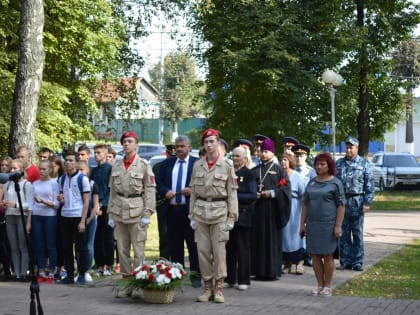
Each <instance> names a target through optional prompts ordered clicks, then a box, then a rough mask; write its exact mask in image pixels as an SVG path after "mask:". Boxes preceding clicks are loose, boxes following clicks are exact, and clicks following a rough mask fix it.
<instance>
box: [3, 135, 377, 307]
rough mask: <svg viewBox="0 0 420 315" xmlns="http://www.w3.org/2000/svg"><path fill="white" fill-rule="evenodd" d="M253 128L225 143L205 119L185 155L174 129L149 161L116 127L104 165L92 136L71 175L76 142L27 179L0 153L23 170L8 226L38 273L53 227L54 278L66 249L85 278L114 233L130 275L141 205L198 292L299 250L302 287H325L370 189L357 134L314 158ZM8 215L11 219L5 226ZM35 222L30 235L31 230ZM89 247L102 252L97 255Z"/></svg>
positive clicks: (16, 261)
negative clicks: (118, 155)
mask: <svg viewBox="0 0 420 315" xmlns="http://www.w3.org/2000/svg"><path fill="white" fill-rule="evenodd" d="M253 140H254V141H250V140H248V139H238V140H236V141H235V142H234V148H233V150H232V151H231V152H230V153H228V151H229V148H228V145H227V142H226V141H225V140H223V139H221V138H220V135H219V132H218V131H217V130H215V129H207V130H205V131H204V132H203V133H202V136H201V144H202V150H200V157H199V158H197V157H194V156H191V154H190V151H191V143H190V139H189V138H188V137H187V136H183V135H180V136H178V137H177V138H176V139H175V141H174V145H173V146H172V150H168V151H167V159H165V160H164V161H162V162H160V163H158V164H156V165H155V166H154V167H153V169H152V167H151V166H150V164H149V163H148V162H147V161H146V160H144V159H142V158H140V157H139V156H138V155H137V148H138V146H139V143H138V137H137V134H136V133H135V132H133V131H126V132H124V133H123V134H122V136H121V139H120V142H121V144H122V146H123V151H124V157H123V159H121V160H117V161H115V162H114V164H113V165H112V166H111V164H110V163H108V162H107V161H106V156H107V153H108V152H106V149H107V147H106V145H97V146H95V148H94V152H95V159H96V161H97V164H98V165H97V166H96V167H95V168H93V169H92V170H90V172H91V175H90V178H89V177H87V176H81V175H80V173H81V172H82V170H83V169H85V168H86V171H88V170H89V167H88V164H87V162H82V161H79V155H78V154H77V153H74V152H67V153H66V154H65V155H64V170H65V173H64V174H63V175H61V176H60V177H58V176H55V175H53V174H55V173H54V167H53V165H54V164H53V162H51V161H50V160H47V161H45V162H44V161H41V162H40V164H39V173H40V178H39V179H38V180H36V181H34V182H32V185H31V183H30V179H29V177H30V176H31V170H30V169H31V168H32V165H31V164H29V163H28V162H26V163H23V162H22V159H21V158H19V153H18V154H17V160H12V161H9V162H8V165H9V167H11V169H10V171H12V172H13V171H15V169H16V167H20V168H18V169H22V170H25V174H26V179H25V178H22V180H21V181H20V182H19V184H20V185H22V187H21V191H23V192H24V193H23V194H24V195H25V197H24V198H22V199H24V202H23V207H24V209H25V210H26V213H27V219H26V231H20V232H22V233H26V232H30V233H31V235H32V237H31V238H32V245H33V249H34V253H35V257H36V264H37V266H38V269H39V275H40V277H41V278H42V277H44V279H47V281H48V279H49V276H47V275H46V274H45V262H46V261H48V263H49V270H50V275H53V274H54V273H55V272H57V270H58V269H57V268H58V267H57V266H58V265H59V264H58V263H57V260H56V258H55V257H54V250H53V249H52V248H51V244H50V243H53V242H51V240H52V239H54V240H55V241H54V243H55V244H57V243H56V239H57V238H56V236H57V235H59V236H61V238H62V239H61V241H60V242H61V244H63V246H64V247H63V250H64V251H63V264H64V268H65V270H66V271H67V276H66V277H65V278H64V279H62V280H61V281H60V282H61V283H65V284H67V283H74V281H75V279H74V260H75V257H76V258H77V259H76V261H77V269H78V278H77V282H79V283H80V284H84V283H85V280H86V278H85V275H86V274H87V273H88V271H89V270H90V268H91V267H92V264H93V261H92V260H93V258H94V259H95V264H96V266H97V268H104V269H102V270H106V268H108V267H110V266H112V265H113V263H114V238H115V239H116V245H117V246H116V247H117V253H118V258H119V262H120V263H121V275H122V277H130V276H131V272H132V270H133V269H134V268H135V267H137V266H139V265H141V264H142V263H143V262H144V259H145V257H144V248H145V244H146V240H147V229H148V226H149V224H150V217H151V215H152V214H153V213H154V212H156V211H157V221H158V228H159V249H160V255H161V256H162V257H166V258H167V259H169V260H171V261H173V262H179V263H181V264H183V265H184V264H185V257H184V242H185V243H186V245H187V248H188V258H189V259H188V260H189V267H190V271H191V276H190V278H191V283H192V285H193V286H194V287H204V289H203V292H202V293H201V294H200V295H199V296H198V297H197V301H199V302H207V301H214V302H216V303H223V302H224V301H225V298H224V294H223V289H224V288H226V287H236V288H237V289H239V290H247V289H248V287H249V285H250V284H251V280H255V281H273V280H277V279H278V278H279V277H281V275H282V274H284V273H291V272H293V273H296V274H303V273H304V267H303V265H304V262H305V261H306V262H307V263H306V264H307V265H312V267H313V270H314V273H315V277H316V281H317V287H316V289H314V290H313V291H312V292H311V293H312V294H313V295H316V296H330V295H331V285H332V277H333V272H334V269H335V263H334V253H335V252H337V251H338V252H339V259H340V265H339V266H338V268H339V269H349V270H356V271H362V270H363V256H364V250H363V217H364V213H365V212H366V211H368V210H369V206H370V204H371V202H372V201H373V197H374V185H373V178H372V167H371V165H370V163H369V162H368V161H367V160H366V159H364V158H362V157H360V156H359V155H358V154H357V151H358V145H359V143H358V140H357V139H356V138H354V137H348V138H347V139H346V140H345V142H346V152H345V156H344V157H343V158H340V159H339V160H337V161H335V159H334V158H333V157H332V156H331V155H330V154H329V153H326V152H323V153H320V154H318V155H317V156H316V157H315V159H314V163H313V165H314V168H312V167H311V166H309V165H308V164H307V159H308V157H309V153H310V149H309V147H308V146H306V145H304V144H300V143H299V142H298V141H297V140H296V139H294V138H292V137H284V138H283V139H282V140H281V145H282V146H283V153H282V154H281V155H280V156H279V157H276V155H275V154H276V144H275V142H274V141H273V140H272V139H270V138H269V137H266V136H264V135H261V134H256V135H255V136H254V137H253ZM140 145H141V144H140ZM102 149H103V154H101V150H102ZM18 152H19V150H18ZM27 153H28V155H29V152H27ZM101 156H104V158H100V157H101ZM19 161H20V162H19ZM18 164H20V165H18ZM2 165H3V162H2ZM2 172H3V169H2ZM92 173H93V174H94V175H95V174H96V176H92ZM66 174H67V175H66ZM79 177H80V178H81V179H78V178H79ZM57 178H58V179H57ZM21 182H25V183H27V184H26V186H27V187H26V188H25V187H23V186H24V184H23V183H22V184H21ZM93 182H94V183H95V184H93ZM8 186H10V185H9V184H8V183H6V184H3V186H2V189H1V190H0V194H1V197H2V198H1V200H2V202H1V204H0V205H2V206H3V207H4V208H5V209H6V211H5V212H6V215H5V216H6V224H5V225H6V226H7V228H6V230H7V236H9V243H10V247H11V253H12V261H13V270H14V273H15V274H16V277H17V278H21V277H24V275H25V274H26V269H27V254H26V257H25V254H24V253H23V247H24V246H22V244H13V243H14V242H15V243H18V242H17V239H19V240H20V238H19V237H18V232H17V231H18V230H19V226H18V225H19V224H20V223H19V220H18V218H17V217H13V218H11V216H12V215H14V216H16V213H17V210H18V209H17V204H16V196H13V192H9V187H8ZM11 186H12V187H13V185H11ZM25 189H26V190H25ZM11 190H13V188H12V189H11ZM89 204H90V206H89ZM89 209H90V213H89ZM57 213H59V215H58V216H57ZM101 216H102V218H101ZM9 217H10V218H9ZM44 217H45V218H44ZM49 217H54V218H56V219H57V217H59V218H60V219H59V220H57V222H59V223H58V224H59V225H60V226H59V227H58V228H57V227H56V226H54V228H52V226H53V224H51V223H50V221H48V220H51V221H53V220H54V219H52V218H49ZM99 218H101V225H102V227H101V228H100V227H99V225H100V222H99ZM12 219H13V220H12ZM93 220H97V221H98V222H97V227H96V235H98V231H101V232H100V233H101V235H102V236H101V237H99V238H100V239H102V241H101V244H102V245H101V247H100V246H99V245H98V246H91V245H92V244H93V243H92V241H91V240H92V236H89V235H91V233H89V232H88V229H89V225H90V224H91V222H92V221H93ZM9 224H12V225H16V226H13V227H10V228H9ZM12 229H15V230H16V231H15V232H13V231H12ZM37 229H39V230H40V231H42V232H39V233H38V232H37V231H36V230H37ZM48 229H51V230H52V229H54V231H53V232H51V233H55V234H54V235H53V234H51V235H49V234H48V232H47V231H46V230H48ZM9 230H10V231H9ZM57 231H59V232H58V233H57ZM14 233H15V234H14ZM38 234H39V235H42V237H41V236H39V238H37V235H38ZM93 234H95V233H93ZM11 238H12V240H10V239H11ZM93 239H95V236H93ZM89 240H90V241H89ZM111 241H112V242H111ZM39 243H43V244H42V245H41V244H39ZM94 243H96V240H95V242H94ZM111 243H112V246H111ZM73 245H75V247H76V248H75V249H76V254H74V252H73ZM95 245H96V244H95ZM131 249H132V250H133V252H134V257H131V256H130V254H131ZM337 249H339V250H337ZM96 255H99V256H102V257H98V261H97V257H96ZM25 264H26V265H25ZM3 266H5V262H4V261H3ZM52 279H53V278H52ZM40 281H42V279H41V280H40ZM50 281H51V282H52V281H53V280H50ZM138 293H139V292H135V290H132V289H131V288H127V287H125V288H120V289H117V290H116V292H115V295H116V297H118V298H122V297H128V296H131V297H136V295H137V294H138Z"/></svg>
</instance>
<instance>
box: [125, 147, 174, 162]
mask: <svg viewBox="0 0 420 315" xmlns="http://www.w3.org/2000/svg"><path fill="white" fill-rule="evenodd" d="M137 154H138V155H139V156H140V157H142V158H143V159H146V160H150V159H151V157H152V156H155V155H163V156H166V147H165V146H164V145H163V144H155V143H140V144H139V147H138V149H137ZM118 155H121V156H122V155H124V151H120V152H118Z"/></svg>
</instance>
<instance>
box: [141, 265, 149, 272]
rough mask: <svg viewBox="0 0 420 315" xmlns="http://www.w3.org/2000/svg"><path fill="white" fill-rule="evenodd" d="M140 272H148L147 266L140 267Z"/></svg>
mask: <svg viewBox="0 0 420 315" xmlns="http://www.w3.org/2000/svg"><path fill="white" fill-rule="evenodd" d="M141 270H142V271H149V267H147V265H143V267H141Z"/></svg>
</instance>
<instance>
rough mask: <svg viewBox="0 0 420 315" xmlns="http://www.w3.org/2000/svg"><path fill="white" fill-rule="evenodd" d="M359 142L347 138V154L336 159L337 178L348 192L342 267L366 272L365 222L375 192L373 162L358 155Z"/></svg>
mask: <svg viewBox="0 0 420 315" xmlns="http://www.w3.org/2000/svg"><path fill="white" fill-rule="evenodd" d="M358 148H359V141H358V140H357V139H356V138H353V137H348V138H347V139H346V156H345V157H344V158H341V159H339V160H338V161H337V177H338V178H339V179H341V181H342V183H343V186H344V192H345V195H346V199H347V201H346V212H345V215H344V220H343V224H342V230H343V235H342V237H341V239H340V267H338V269H341V270H343V269H349V270H351V269H353V270H356V271H363V256H364V247H363V221H364V214H365V212H367V211H369V208H370V205H371V203H372V201H373V197H374V194H375V186H374V182H373V175H372V170H373V167H372V164H371V163H370V162H369V161H368V160H366V159H364V158H362V157H360V156H359V155H358V154H357V151H358Z"/></svg>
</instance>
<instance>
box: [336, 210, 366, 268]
mask: <svg viewBox="0 0 420 315" xmlns="http://www.w3.org/2000/svg"><path fill="white" fill-rule="evenodd" d="M364 218H365V216H364V215H363V214H362V215H354V214H353V215H350V214H348V213H346V214H345V216H344V220H343V224H342V230H343V235H342V236H341V239H340V264H341V265H342V266H349V267H354V266H356V265H360V266H362V265H363V257H364V254H365V253H364V244H363V222H364Z"/></svg>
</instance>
